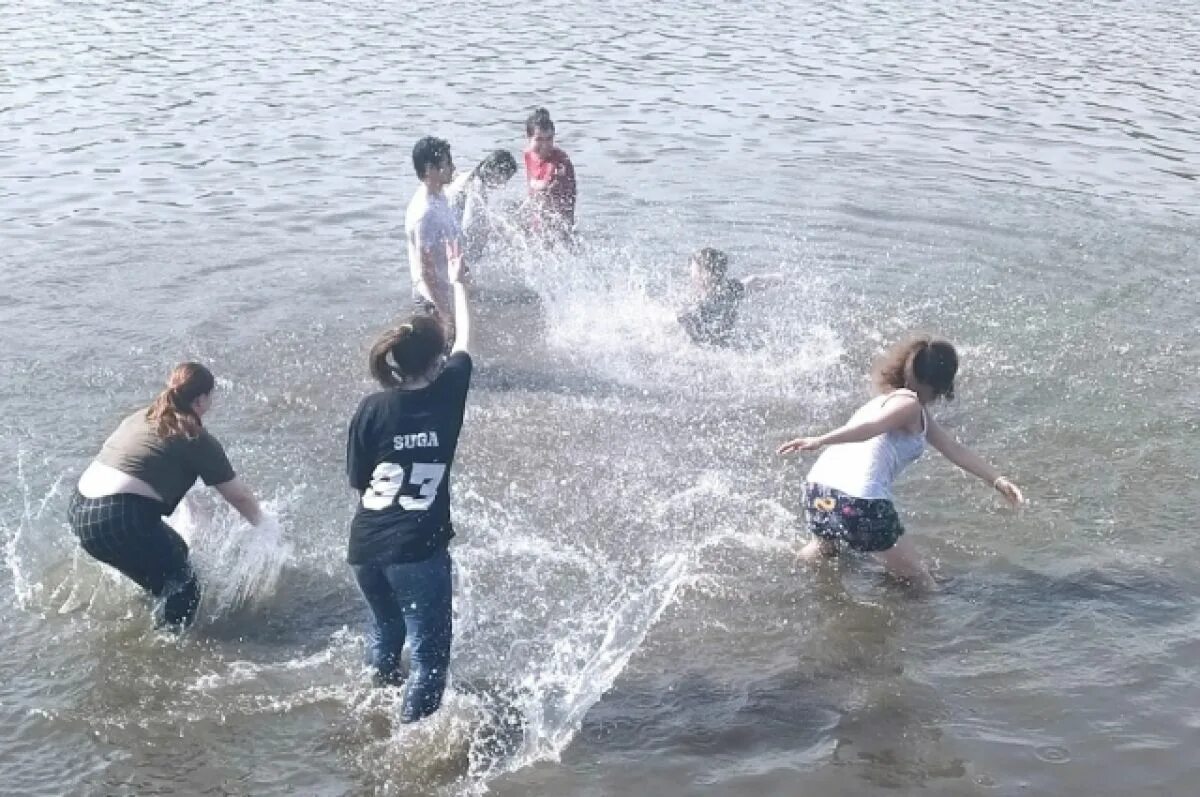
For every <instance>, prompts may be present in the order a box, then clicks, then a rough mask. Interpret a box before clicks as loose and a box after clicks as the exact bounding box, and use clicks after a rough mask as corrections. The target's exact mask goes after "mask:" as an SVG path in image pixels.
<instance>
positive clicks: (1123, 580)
mask: <svg viewBox="0 0 1200 797" xmlns="http://www.w3.org/2000/svg"><path fill="white" fill-rule="evenodd" d="M941 599H942V600H944V601H946V602H947V603H948V604H950V605H952V606H954V607H955V608H956V609H957V610H958V611H959V612H960V616H961V617H963V618H970V620H969V622H967V621H966V620H965V619H964V621H963V622H964V625H965V626H969V627H970V630H969V631H966V633H969V635H970V636H973V637H985V638H986V639H988V640H989V641H992V642H1011V641H1015V640H1020V639H1022V638H1025V637H1028V636H1031V635H1033V634H1037V633H1039V632H1041V631H1044V630H1046V629H1049V628H1052V627H1054V626H1055V625H1057V624H1059V623H1063V622H1067V621H1069V620H1070V619H1072V618H1075V617H1078V616H1080V615H1083V614H1087V615H1089V616H1090V617H1092V618H1093V619H1095V620H1099V619H1103V620H1105V621H1108V622H1119V623H1128V624H1131V625H1136V626H1139V627H1148V626H1166V625H1170V624H1173V623H1178V622H1181V621H1183V620H1186V619H1187V618H1188V617H1190V615H1191V612H1192V611H1193V607H1194V599H1193V597H1192V595H1191V593H1190V592H1189V590H1188V589H1187V587H1185V585H1184V574H1180V573H1173V572H1171V571H1168V570H1165V569H1147V568H1133V567H1127V566H1108V567H1088V568H1084V569H1082V570H1077V571H1075V572H1072V573H1069V574H1065V575H1051V574H1047V573H1043V572H1039V571H1036V570H1032V569H1029V568H1026V567H1022V566H1019V565H1012V564H1009V565H1007V566H1005V567H1004V568H1003V569H1002V568H1001V567H999V566H996V565H992V566H988V567H981V568H980V569H977V570H974V571H972V572H970V573H968V574H964V575H962V576H960V577H958V578H956V579H955V580H954V581H953V582H952V583H951V584H949V585H947V587H946V589H945V592H944V596H943V597H942V598H941Z"/></svg>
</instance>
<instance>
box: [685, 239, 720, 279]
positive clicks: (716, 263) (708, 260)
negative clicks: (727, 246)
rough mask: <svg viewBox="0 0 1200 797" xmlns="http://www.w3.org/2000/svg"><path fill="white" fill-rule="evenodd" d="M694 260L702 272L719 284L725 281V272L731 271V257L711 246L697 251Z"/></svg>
mask: <svg viewBox="0 0 1200 797" xmlns="http://www.w3.org/2000/svg"><path fill="white" fill-rule="evenodd" d="M692 260H694V261H695V263H696V265H698V266H699V267H700V270H701V271H703V272H704V273H705V274H707V275H708V276H709V277H711V278H713V279H714V280H717V281H718V282H720V281H722V280H724V279H725V272H726V271H728V270H729V255H727V254H725V253H724V252H722V251H721V250H720V249H713V248H712V247H711V246H706V247H704V248H703V249H698V250H696V252H695V253H694V254H693V255H692Z"/></svg>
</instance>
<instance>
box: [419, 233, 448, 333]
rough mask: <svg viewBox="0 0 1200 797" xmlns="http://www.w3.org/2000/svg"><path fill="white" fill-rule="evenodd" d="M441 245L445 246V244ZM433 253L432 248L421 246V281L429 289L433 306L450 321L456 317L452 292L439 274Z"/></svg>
mask: <svg viewBox="0 0 1200 797" xmlns="http://www.w3.org/2000/svg"><path fill="white" fill-rule="evenodd" d="M441 245H443V246H444V244H441ZM433 252H434V250H433V247H432V246H426V245H425V244H422V245H421V280H422V281H423V282H424V283H425V287H426V288H428V289H429V297H430V299H432V300H433V306H434V308H436V309H437V312H438V315H440V316H441V317H442V318H443V319H445V320H446V321H449V320H450V319H452V318H453V317H454V316H453V315H452V314H451V311H452V308H453V305H452V300H451V296H450V291H449V289H448V288H447V286H446V283H445V281H444V280H443V279H442V275H441V274H438V270H437V263H436V261H435V260H434V257H433Z"/></svg>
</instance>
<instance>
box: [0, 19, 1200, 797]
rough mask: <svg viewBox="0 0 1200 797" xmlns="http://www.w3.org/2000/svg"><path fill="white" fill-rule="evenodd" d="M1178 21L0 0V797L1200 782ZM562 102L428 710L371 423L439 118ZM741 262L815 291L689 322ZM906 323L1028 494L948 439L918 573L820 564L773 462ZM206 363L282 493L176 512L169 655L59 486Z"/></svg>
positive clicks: (507, 331) (1192, 143)
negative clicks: (384, 645) (393, 629)
mask: <svg viewBox="0 0 1200 797" xmlns="http://www.w3.org/2000/svg"><path fill="white" fill-rule="evenodd" d="M1194 12H1195V9H1194V8H1192V7H1190V6H1188V5H1187V4H1167V3H1149V2H1141V1H1140V0H1131V1H1130V2H1112V1H1107V2H1106V1H1101V2H1078V1H1077V0H1067V1H1066V2H1062V3H1052V2H1047V0H1036V1H1034V2H999V1H998V0H981V1H980V2H974V3H965V2H950V3H944V2H939V3H934V2H928V1H927V0H916V2H911V3H897V2H887V1H886V0H879V1H878V2H862V1H856V2H848V3H843V4H816V3H811V4H810V3H799V4H782V3H781V4H774V3H760V4H723V5H722V4H710V3H700V2H684V1H678V2H676V1H669V2H662V3H652V4H642V5H634V4H617V3H600V2H593V0H580V1H579V2H573V3H562V2H557V0H550V1H549V2H544V3H539V4H536V5H533V6H529V7H514V6H512V5H511V4H502V3H493V2H479V3H472V4H465V3H464V4H459V3H444V4H426V5H414V4H390V3H383V2H379V1H378V0H349V2H343V3H339V4H332V5H331V4H325V3H316V2H300V1H299V0H279V2H273V3H259V2H250V1H249V0H230V2H225V3H184V2H179V0H158V1H157V2H115V3H79V2H51V1H49V0H23V2H21V3H20V4H17V5H14V6H11V7H9V8H8V9H7V10H6V13H5V25H4V26H3V27H4V29H3V31H0V67H2V71H0V122H2V124H0V224H2V228H0V229H2V230H3V246H2V247H0V267H2V268H3V273H4V274H5V280H4V282H3V284H2V285H0V329H2V330H3V332H2V334H3V340H4V343H3V345H2V346H0V451H2V452H3V456H0V478H2V480H3V481H2V483H3V485H4V487H3V491H2V494H0V542H2V543H3V562H4V565H5V566H4V567H3V568H2V570H0V595H2V596H3V600H0V753H2V755H0V792H3V793H6V794H21V795H35V794H45V795H62V794H97V795H99V794H139V795H141V794H151V793H153V794H200V793H204V794H231V795H235V794H236V795H249V794H253V795H265V794H281V795H282V794H303V795H358V794H387V795H418V794H440V795H461V794H480V793H484V792H486V793H489V794H494V795H528V794H538V795H556V796H558V795H614V794H628V795H644V794H655V795H664V796H667V795H671V796H673V795H693V794H706V795H710V794H711V795H751V794H752V795H756V797H762V796H764V795H789V796H791V795H799V794H804V795H821V796H822V797H836V796H837V795H856V796H860V795H885V794H887V795H892V794H922V795H926V794H928V795H955V796H956V797H957V796H960V795H1010V794H1022V795H1090V796H1096V795H1130V794H1139V795H1192V794H1194V793H1195V786H1194V784H1195V782H1196V779H1197V778H1198V777H1200V765H1198V764H1197V761H1196V756H1195V752H1194V751H1195V748H1196V745H1197V742H1198V741H1200V686H1197V683H1196V678H1195V662H1196V660H1197V655H1198V654H1200V641H1197V640H1198V639H1200V617H1198V614H1197V606H1198V602H1197V597H1198V595H1200V553H1198V548H1197V546H1196V544H1195V539H1196V538H1195V533H1196V528H1195V525H1196V512H1195V506H1196V504H1197V501H1200V458H1198V457H1197V454H1196V450H1197V446H1198V445H1200V422H1198V418H1200V400H1198V399H1197V396H1198V395H1200V392H1198V388H1200V380H1198V379H1197V373H1198V372H1200V353H1198V349H1197V345H1196V320H1197V315H1198V312H1197V311H1198V309H1200V302H1198V301H1197V298H1196V292H1197V290H1198V289H1200V285H1198V284H1197V279H1198V277H1197V274H1198V273H1200V271H1198V269H1197V266H1198V264H1200V258H1198V251H1197V240H1198V233H1200V202H1198V201H1197V198H1198V191H1197V189H1198V183H1197V177H1198V175H1200V133H1198V132H1197V131H1198V130H1200V115H1198V112H1197V108H1198V107H1200V89H1198V88H1197V86H1198V85H1200V81H1198V79H1197V78H1198V77H1200V71H1198V67H1197V64H1198V63H1200V23H1198V22H1197V16H1196V14H1195V13H1194ZM539 104H544V105H546V106H548V107H549V108H550V109H551V111H552V112H553V114H554V116H555V119H556V121H557V122H558V128H559V142H560V143H561V144H562V146H563V147H564V148H565V149H567V151H568V152H570V153H571V155H572V157H573V159H574V161H575V165H576V168H577V171H578V174H579V183H580V192H581V196H580V203H579V217H580V224H581V229H582V232H583V234H584V236H585V237H586V245H585V246H584V247H582V248H581V251H580V252H579V253H577V254H572V255H555V256H548V255H539V254H537V253H534V252H515V253H511V254H509V255H507V256H504V257H497V258H493V259H492V260H489V261H485V262H483V263H480V264H478V266H477V269H476V271H477V280H478V283H479V286H480V295H479V300H478V311H479V316H480V319H479V323H478V336H477V337H478V340H479V347H478V348H479V351H478V355H477V358H476V361H477V369H478V370H477V377H476V382H475V388H474V391H473V393H472V396H471V400H470V406H469V411H468V415H467V422H466V427H465V429H464V432H463V442H462V446H461V449H460V460H459V464H458V466H457V468H456V475H455V480H456V481H455V511H456V517H457V526H458V531H459V536H458V538H457V541H456V543H455V547H454V554H455V557H456V562H457V578H458V597H457V604H456V608H457V613H458V617H457V631H458V635H457V638H456V643H455V653H454V661H453V665H452V666H453V673H454V675H453V684H452V687H451V690H450V692H449V693H448V697H447V703H446V706H445V707H444V709H443V710H442V711H441V712H439V714H437V715H435V717H434V718H432V719H431V720H430V721H428V722H425V723H420V724H418V725H416V726H411V727H407V726H406V727H401V726H399V725H397V724H395V723H394V718H395V716H396V713H397V710H398V706H397V701H396V698H395V696H394V695H392V694H390V693H389V692H387V691H378V690H372V689H371V688H370V687H369V685H368V680H367V678H366V675H365V673H364V671H363V669H362V664H361V654H362V619H363V607H362V601H361V599H360V597H359V595H358V593H357V590H356V588H355V586H354V584H353V581H352V579H351V576H350V573H349V569H348V568H347V567H346V565H345V564H344V548H345V538H346V534H347V529H348V522H349V518H350V516H351V512H352V507H353V496H352V495H351V494H350V491H349V490H348V489H347V488H346V487H345V486H344V478H343V475H342V473H343V471H342V457H343V446H344V434H345V426H346V423H347V422H348V419H349V416H350V414H351V412H352V411H353V408H354V406H355V404H356V402H357V400H358V398H359V397H360V396H361V395H363V394H364V393H365V392H366V391H368V390H370V389H371V388H370V384H369V382H368V379H367V374H366V367H365V353H366V350H367V347H368V346H369V343H370V341H371V340H372V338H373V336H374V335H375V334H376V333H377V332H378V331H379V330H380V329H382V328H383V327H385V326H386V325H387V324H388V323H389V322H390V321H392V320H393V319H394V317H395V316H396V315H397V314H398V313H400V312H402V311H403V310H404V309H405V308H406V307H407V287H406V281H407V277H406V269H407V266H406V263H405V260H404V250H403V240H402V231H401V227H402V220H403V209H404V206H405V204H406V202H407V200H408V198H409V196H410V195H411V193H412V191H413V190H414V188H415V186H416V182H415V179H414V178H413V176H412V170H411V162H410V159H409V153H410V149H411V146H412V144H413V142H414V141H415V140H416V139H417V138H418V137H420V136H422V135H426V134H437V135H440V136H443V137H445V138H447V139H449V140H450V141H451V142H452V144H453V147H454V152H455V155H456V160H457V161H458V163H459V165H460V166H463V165H466V164H469V163H472V162H474V161H475V160H476V159H477V158H479V157H481V156H482V155H483V154H484V153H486V152H487V151H488V150H490V149H492V148H494V147H497V146H505V147H508V148H510V149H512V150H513V151H514V152H519V149H520V147H521V146H522V133H523V130H522V122H523V119H524V117H525V115H526V114H527V113H528V112H529V110H530V109H531V108H532V107H533V106H535V105H539ZM518 182H519V180H517V181H514V184H513V185H512V186H511V188H510V189H509V193H510V194H511V195H512V196H514V197H515V196H517V195H518V193H519V187H518V186H517V185H516V183H518ZM704 245H709V246H718V247H721V248H724V249H726V250H728V251H729V252H730V253H731V255H732V257H733V260H734V265H733V272H734V273H735V274H736V275H747V274H754V273H766V272H780V273H781V274H782V275H783V278H782V283H781V284H780V285H779V286H778V287H777V289H776V290H774V291H771V292H768V293H766V294H763V295H760V296H757V297H755V298H754V299H753V300H752V301H750V302H749V303H748V305H747V306H746V307H745V309H744V312H743V319H742V322H741V323H742V327H741V329H740V337H741V338H742V339H743V340H744V341H745V345H744V346H743V347H742V348H740V349H737V350H717V351H712V350H701V349H697V348H695V347H693V346H691V345H689V344H688V343H687V342H686V341H685V340H684V338H683V337H682V334H681V333H680V331H679V330H678V328H677V326H676V325H675V323H674V313H675V310H676V308H677V307H678V306H679V304H680V302H681V301H682V299H683V296H684V292H685V284H684V278H685V275H686V261H687V256H688V253H689V252H690V251H692V250H693V249H696V248H698V247H700V246H704ZM911 330H927V331H935V332H939V333H941V334H943V335H945V336H947V337H949V338H950V339H951V340H953V341H955V342H956V343H957V344H958V345H959V347H960V352H961V354H962V359H963V367H962V373H961V378H960V380H959V385H958V400H956V401H955V402H954V403H953V404H950V405H946V406H939V407H938V408H937V409H936V414H937V417H938V418H939V420H941V421H942V422H943V424H945V425H946V426H948V427H949V428H951V429H952V430H953V431H954V432H955V433H956V434H957V435H959V436H960V437H961V438H962V439H963V440H964V441H965V442H967V443H968V444H970V445H971V446H973V447H974V448H976V449H977V450H978V451H980V452H981V453H982V454H984V455H985V456H986V457H987V458H989V459H991V460H992V461H994V462H995V463H997V464H998V465H999V466H1000V467H1001V468H1002V469H1003V470H1004V471H1005V472H1006V473H1008V474H1010V475H1011V476H1012V477H1013V479H1014V480H1015V481H1017V482H1018V483H1019V484H1020V485H1022V487H1024V488H1025V490H1026V493H1027V495H1028V497H1029V498H1030V499H1031V500H1030V504H1029V506H1028V507H1027V508H1025V509H1024V510H1023V511H1019V512H1013V511H1010V510H1008V509H1007V508H1005V507H1003V506H1002V505H1001V502H1000V501H999V500H998V499H997V497H996V496H995V494H994V493H993V492H992V491H990V490H988V489H987V488H986V487H985V486H983V485H981V484H979V483H978V482H976V481H974V480H971V479H969V478H967V477H964V476H963V475H961V474H960V473H959V472H957V471H956V470H955V469H954V468H953V467H952V466H951V465H949V464H948V463H947V462H946V461H945V460H943V459H941V458H939V457H938V456H937V455H936V454H931V455H927V456H926V458H925V459H924V460H923V461H922V462H921V463H919V464H918V465H916V466H915V467H914V468H912V469H911V470H910V471H909V472H908V473H907V474H906V475H905V477H904V479H903V481H902V482H901V484H900V485H899V488H898V493H897V500H898V504H899V506H900V509H901V512H902V513H903V515H904V517H905V518H906V523H907V526H908V528H909V530H910V533H911V535H912V537H913V538H914V540H915V541H916V543H917V545H918V546H919V548H920V549H921V551H922V552H923V553H924V554H925V555H926V556H928V557H929V558H930V559H931V560H932V561H933V562H934V563H935V565H936V567H937V571H938V574H939V578H941V579H944V580H945V582H946V583H945V586H944V589H943V590H942V591H941V592H940V593H939V594H937V595H934V596H931V597H924V598H922V597H914V596H912V595H910V594H908V593H907V592H905V591H904V590H903V589H900V588H898V587H897V586H895V585H893V584H891V583H890V582H889V581H887V580H886V579H885V578H883V577H882V575H881V573H880V571H879V569H878V568H877V567H876V566H875V565H874V564H872V563H870V562H859V561H850V562H847V563H845V564H844V565H843V566H842V567H841V568H840V570H837V569H833V568H823V569H818V570H816V571H813V570H809V569H807V568H804V567H801V566H799V565H798V564H797V562H796V560H795V551H796V549H797V545H798V542H799V541H800V540H801V539H802V535H801V534H800V533H799V532H800V529H801V522H802V513H801V506H800V502H799V500H798V487H799V485H800V483H801V480H802V478H803V475H804V472H805V469H806V467H807V466H808V464H809V463H810V462H811V458H808V459H806V460H802V461H800V462H796V461H784V460H781V459H779V458H777V457H775V456H774V454H773V451H774V448H775V447H776V446H777V445H778V444H779V443H780V442H782V441H783V440H785V439H787V438H788V437H790V436H794V435H796V434H801V433H805V432H809V431H813V430H820V429H822V428H825V427H828V426H830V425H832V424H836V423H838V422H840V421H841V420H842V419H844V418H845V417H846V416H847V415H848V413H849V412H850V411H852V410H853V409H854V407H856V406H857V405H858V403H859V402H861V401H862V400H863V399H864V398H865V397H866V395H867V388H868V386H867V383H866V380H865V378H864V377H865V374H866V371H867V366H868V364H869V362H870V359H871V357H872V356H873V355H874V354H875V353H876V352H878V351H879V350H880V348H881V347H882V346H884V345H885V344H887V343H888V342H890V341H892V340H894V339H896V338H897V337H899V336H902V335H904V334H905V333H907V332H908V331H911ZM185 358H200V359H203V360H204V361H205V362H207V363H209V364H210V366H211V367H212V368H213V370H214V371H215V372H216V373H217V375H218V377H219V380H220V382H219V384H220V391H219V395H218V398H217V406H216V408H215V409H214V411H213V413H212V414H211V415H210V416H209V417H208V418H207V419H206V420H207V421H208V426H209V427H210V428H211V429H212V430H213V431H214V432H215V433H216V434H217V436H218V437H219V438H221V439H222V440H223V441H224V442H225V444H226V446H227V448H228V449H229V451H230V454H231V457H232V458H233V460H234V463H235V465H236V466H237V467H238V469H239V471H240V472H241V473H242V474H243V475H244V476H245V478H246V479H247V480H248V481H249V483H250V484H251V485H252V486H253V487H254V488H255V489H256V490H257V491H258V492H259V493H260V494H261V495H263V496H264V497H265V498H266V499H267V500H268V503H269V506H270V507H271V509H272V511H273V512H274V513H275V514H276V515H277V516H278V523H277V524H274V525H270V526H268V527H267V528H266V529H264V530H263V531H262V532H261V533H259V534H250V533H248V532H246V530H245V529H244V528H243V527H242V526H241V525H240V524H238V523H237V522H235V521H234V519H233V518H231V517H230V514H229V513H228V511H226V510H225V509H224V508H223V507H221V506H218V504H217V502H216V501H214V500H212V499H211V498H206V499H204V500H201V501H200V502H199V503H198V505H197V506H195V507H193V509H194V513H193V514H192V515H190V516H188V517H183V518H179V519H177V522H178V523H179V525H180V526H181V528H182V529H183V530H184V531H186V532H187V533H188V534H189V536H191V537H192V540H193V547H194V550H195V552H196V559H197V566H198V568H199V569H200V570H201V572H202V574H203V575H204V577H205V580H206V583H207V584H208V586H209V589H208V592H207V593H206V597H205V602H204V604H203V606H202V608H201V614H202V616H201V620H200V622H199V623H198V625H197V626H196V627H195V628H194V629H193V630H192V631H191V632H190V633H188V634H187V635H185V636H184V637H183V638H182V639H175V638H172V637H167V636H164V635H161V634H157V633H155V632H154V631H153V630H152V629H151V628H150V620H149V615H148V612H147V611H146V607H145V605H144V603H143V601H142V600H141V598H140V596H139V595H138V593H137V591H136V590H135V589H134V588H132V587H131V586H130V585H129V584H127V583H126V582H124V581H122V580H120V579H118V578H117V577H115V576H114V575H112V574H111V573H110V572H108V571H105V570H103V569H102V568H100V567H99V566H97V565H95V564H94V563H92V562H91V561H90V560H88V559H87V558H86V557H81V556H80V555H79V554H78V553H77V551H76V545H75V543H74V541H73V540H72V538H71V536H70V533H69V531H68V529H67V528H66V525H65V509H66V503H67V499H68V496H69V494H70V489H71V487H72V486H73V483H74V480H75V479H76V478H77V476H78V473H79V472H80V471H81V470H82V468H83V467H84V466H85V465H86V464H87V462H88V460H89V458H90V457H91V456H93V455H94V453H95V451H96V450H97V448H98V446H99V444H100V443H101V441H102V440H103V439H104V437H105V436H106V435H107V434H108V432H109V431H111V429H112V428H113V426H114V425H115V423H116V422H117V420H118V419H119V418H120V417H122V415H123V414H124V413H126V412H129V411H131V410H132V409H134V408H135V407H137V406H139V405H142V404H145V403H147V402H148V401H149V400H150V398H151V397H152V396H153V395H154V393H155V392H156V391H157V390H158V389H159V387H160V385H161V383H162V380H163V379H164V377H165V375H166V373H167V371H168V370H169V368H170V366H171V365H172V364H174V363H175V362H177V361H179V360H182V359H185ZM1187 783H1192V784H1193V786H1191V787H1189V786H1187V785H1186V784H1187Z"/></svg>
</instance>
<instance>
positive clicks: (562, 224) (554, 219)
mask: <svg viewBox="0 0 1200 797" xmlns="http://www.w3.org/2000/svg"><path fill="white" fill-rule="evenodd" d="M525 177H526V181H527V182H528V183H530V184H532V182H533V181H534V180H538V181H542V182H545V181H549V185H548V186H547V187H546V188H545V189H543V190H538V191H535V190H534V189H533V188H532V187H530V189H529V197H530V199H532V200H534V208H535V210H536V214H535V217H534V224H535V226H536V229H537V231H538V232H541V233H543V234H551V235H561V236H562V237H568V236H570V235H571V233H573V232H574V230H575V200H576V193H577V187H576V185H575V166H574V164H572V163H571V159H570V158H569V157H568V156H567V153H565V152H563V151H562V150H561V149H559V148H558V147H554V148H553V149H552V150H551V151H550V154H549V155H548V156H547V157H546V158H544V159H543V158H541V157H539V156H538V154H537V153H536V152H534V151H533V150H532V149H527V150H525Z"/></svg>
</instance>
